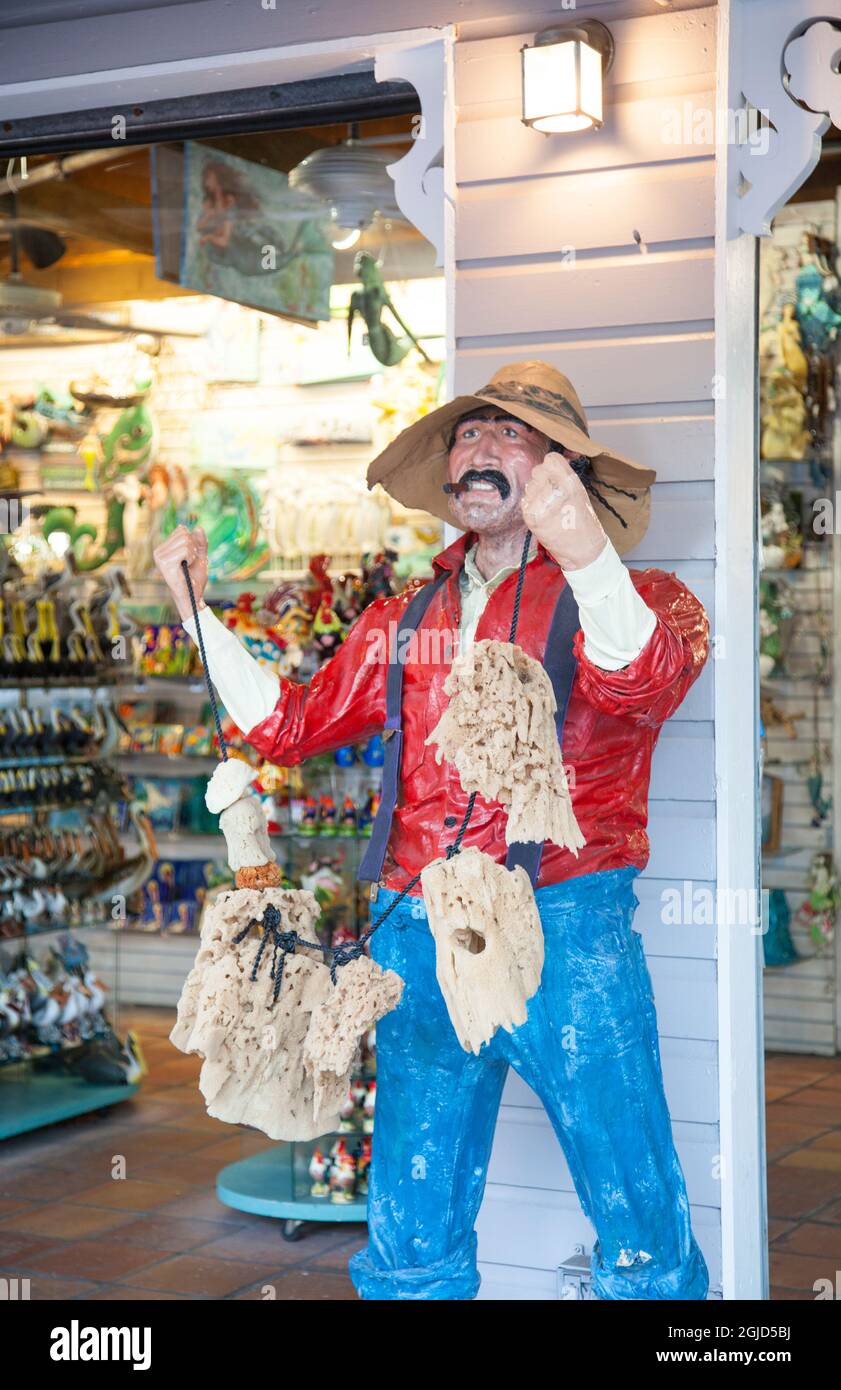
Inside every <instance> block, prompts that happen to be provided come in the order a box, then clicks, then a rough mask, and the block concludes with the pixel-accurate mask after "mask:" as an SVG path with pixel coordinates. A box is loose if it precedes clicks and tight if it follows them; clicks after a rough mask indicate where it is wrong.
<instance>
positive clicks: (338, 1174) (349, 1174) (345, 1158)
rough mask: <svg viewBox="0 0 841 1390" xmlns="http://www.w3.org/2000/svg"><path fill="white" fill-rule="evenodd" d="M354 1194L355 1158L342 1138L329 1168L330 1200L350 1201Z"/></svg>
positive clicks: (337, 1201)
mask: <svg viewBox="0 0 841 1390" xmlns="http://www.w3.org/2000/svg"><path fill="white" fill-rule="evenodd" d="M355 1196H356V1159H355V1158H354V1156H353V1154H352V1153H349V1152H348V1150H347V1149H346V1147H345V1142H344V1140H343V1139H342V1140H340V1141H339V1148H338V1149H337V1151H336V1154H335V1157H334V1159H333V1165H332V1167H331V1169H330V1201H331V1202H336V1203H337V1204H340V1203H343V1202H352V1201H353V1199H354V1197H355Z"/></svg>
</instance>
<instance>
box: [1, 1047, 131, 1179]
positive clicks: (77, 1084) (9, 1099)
mask: <svg viewBox="0 0 841 1390" xmlns="http://www.w3.org/2000/svg"><path fill="white" fill-rule="evenodd" d="M139 1089H140V1087H139V1085H138V1083H136V1082H131V1083H127V1084H126V1085H123V1086H97V1085H95V1084H94V1083H93V1082H90V1081H83V1080H82V1079H81V1077H79V1078H77V1077H70V1076H44V1075H38V1074H37V1073H35V1074H33V1072H32V1069H31V1065H30V1063H29V1062H28V1061H26V1060H23V1061H21V1062H18V1063H15V1064H13V1065H10V1066H8V1067H3V1068H2V1075H0V1139H10V1138H11V1137H12V1135H14V1134H24V1133H26V1132H27V1131H28V1130H32V1129H40V1128H41V1127H42V1126H43V1125H53V1124H58V1123H59V1121H61V1120H68V1119H70V1118H71V1117H72V1116H74V1115H84V1114H85V1113H86V1112H88V1111H90V1110H101V1109H104V1108H105V1107H106V1106H110V1105H118V1104H119V1102H120V1101H123V1100H128V1099H129V1098H130V1097H131V1096H133V1095H134V1094H135V1093H136V1092H137V1091H138V1090H139ZM56 1187H57V1190H58V1189H60V1187H61V1174H59V1173H57V1174H56Z"/></svg>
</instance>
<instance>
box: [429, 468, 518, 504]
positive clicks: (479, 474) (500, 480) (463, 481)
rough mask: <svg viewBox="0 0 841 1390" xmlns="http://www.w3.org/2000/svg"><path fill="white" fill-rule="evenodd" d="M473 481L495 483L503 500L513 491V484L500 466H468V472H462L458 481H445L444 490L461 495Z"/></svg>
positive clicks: (457, 495) (456, 495)
mask: <svg viewBox="0 0 841 1390" xmlns="http://www.w3.org/2000/svg"><path fill="white" fill-rule="evenodd" d="M471 483H493V485H494V487H495V488H496V490H497V492H498V493H499V495H500V497H501V498H502V500H503V502H504V501H505V499H506V497H508V496H509V495H510V492H511V484H510V483H509V481H508V479H507V478H506V476H505V474H504V473H500V471H499V469H498V468H468V470H467V472H466V473H462V475H461V477H460V478H459V480H458V482H457V483H445V484H444V491H445V492H450V493H452V494H453V496H455V497H459V496H460V495H461V493H462V492H465V491H466V490H467V488H468V487H469V486H470V484H471Z"/></svg>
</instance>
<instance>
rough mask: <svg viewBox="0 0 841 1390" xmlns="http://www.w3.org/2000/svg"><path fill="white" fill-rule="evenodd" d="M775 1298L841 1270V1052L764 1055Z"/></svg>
mask: <svg viewBox="0 0 841 1390" xmlns="http://www.w3.org/2000/svg"><path fill="white" fill-rule="evenodd" d="M765 1081H766V1095H767V1101H768V1103H767V1108H766V1112H765V1115H766V1138H767V1157H768V1238H769V1244H770V1265H771V1298H772V1299H814V1297H815V1290H814V1287H813V1285H814V1283H815V1280H817V1279H830V1280H831V1281H832V1283H833V1284H834V1283H835V1278H836V1271H837V1270H839V1269H841V1057H807V1056H802V1055H800V1054H792V1053H780V1052H774V1053H769V1054H768V1055H767V1056H766V1058H765Z"/></svg>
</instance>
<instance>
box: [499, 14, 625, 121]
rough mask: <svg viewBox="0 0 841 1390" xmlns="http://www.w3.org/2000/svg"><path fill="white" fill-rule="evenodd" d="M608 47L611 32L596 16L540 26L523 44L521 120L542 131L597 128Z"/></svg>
mask: <svg viewBox="0 0 841 1390" xmlns="http://www.w3.org/2000/svg"><path fill="white" fill-rule="evenodd" d="M613 48H614V45H613V35H612V34H611V32H610V30H609V29H608V28H607V27H606V25H604V24H602V23H600V21H599V20H596V19H593V20H585V21H582V23H580V24H572V25H557V26H555V27H554V28H551V29H543V30H541V32H540V33H539V34H536V35H535V40H534V44H533V45H529V44H524V45H523V47H522V48H521V50H520V52H521V54H522V60H523V73H522V77H523V115H522V120H523V123H524V124H525V125H529V126H532V127H533V129H534V130H542V131H543V132H544V133H545V134H547V135H549V134H553V133H567V132H570V131H575V130H600V129H601V127H602V125H603V124H604V77H605V74H606V73H607V72H608V71H609V70H610V66H611V64H612V62H613Z"/></svg>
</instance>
